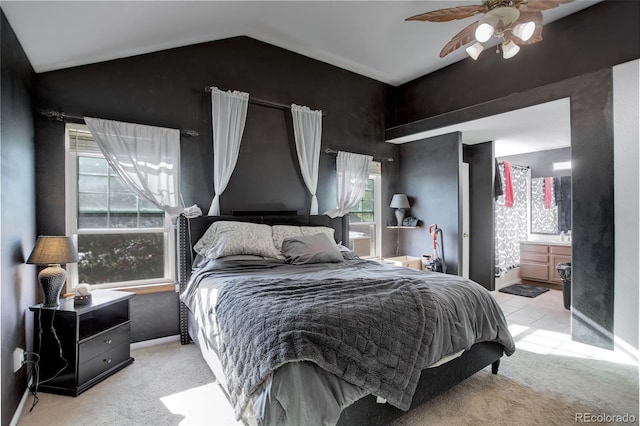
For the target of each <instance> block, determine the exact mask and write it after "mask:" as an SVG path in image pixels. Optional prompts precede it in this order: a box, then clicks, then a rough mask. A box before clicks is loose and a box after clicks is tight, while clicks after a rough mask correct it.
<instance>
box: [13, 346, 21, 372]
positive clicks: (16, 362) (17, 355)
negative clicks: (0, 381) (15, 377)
mask: <svg viewBox="0 0 640 426" xmlns="http://www.w3.org/2000/svg"><path fill="white" fill-rule="evenodd" d="M23 365H24V349H22V348H16V349H15V350H14V351H13V372H14V373H16V372H18V370H20V368H22V366H23Z"/></svg>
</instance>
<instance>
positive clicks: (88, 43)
mask: <svg viewBox="0 0 640 426" xmlns="http://www.w3.org/2000/svg"><path fill="white" fill-rule="evenodd" d="M598 1H601V0H575V1H574V2H572V3H568V4H564V5H561V6H559V7H557V8H555V9H550V10H547V11H544V12H543V15H544V22H545V23H549V22H552V21H554V20H556V19H559V18H561V17H564V16H566V15H569V14H571V13H574V12H576V11H578V10H581V9H584V8H586V7H589V6H591V5H593V4H595V3H597V2H598ZM479 3H480V0H475V1H466V0H460V1H458V0H455V1H454V0H450V1H237V0H236V1H17V0H13V1H12V0H3V1H2V10H3V11H4V13H5V15H6V16H7V19H8V20H9V23H10V24H11V26H12V27H13V29H14V31H15V33H16V35H17V36H18V39H19V40H20V43H21V44H22V47H23V49H24V51H25V52H26V54H27V56H28V57H29V60H30V61H31V64H32V65H33V68H34V69H35V71H36V72H37V73H41V72H46V71H52V70H56V69H61V68H67V67H71V66H76V65H85V64H89V63H94V62H100V61H106V60H110V59H117V58H123V57H127V56H133V55H138V54H142V53H148V52H154V51H158V50H162V49H168V48H173V47H179V46H185V45H189V44H194V43H200V42H206V41H212V40H219V39H223V38H228V37H235V36H242V35H247V36H250V37H253V38H255V39H258V40H262V41H264V42H267V43H270V44H273V45H276V46H280V47H283V48H285V49H289V50H292V51H294V52H297V53H300V54H303V55H306V56H309V57H312V58H314V59H318V60H320V61H323V62H327V63H330V64H333V65H336V66H338V67H341V68H344V69H347V70H350V71H353V72H356V73H358V74H361V75H365V76H367V77H371V78H373V79H376V80H379V81H382V82H385V83H388V84H391V85H399V84H402V83H405V82H407V81H410V80H412V79H414V78H416V77H419V76H421V75H424V74H428V73H430V72H433V71H435V70H437V69H439V68H443V67H445V66H447V65H450V64H452V63H454V62H457V61H459V60H461V59H465V58H467V54H466V52H465V51H464V49H458V51H456V52H454V53H452V54H450V55H448V56H447V57H446V58H444V59H442V58H440V57H439V53H440V49H441V48H442V47H443V46H444V45H445V44H446V43H447V42H448V41H449V40H450V39H451V38H452V37H453V36H454V35H455V34H457V33H458V32H459V31H460V30H461V29H463V28H464V27H466V26H467V25H469V24H471V23H472V22H474V21H475V20H476V18H467V19H463V20H459V21H453V22H445V23H434V22H415V21H412V22H406V21H405V18H407V17H409V16H413V15H416V14H419V13H423V12H426V11H430V10H435V9H441V8H447V7H455V6H462V5H469V4H474V5H477V4H479ZM545 42H546V43H549V42H552V41H550V40H544V41H543V42H542V43H545ZM534 46H535V45H531V46H524V47H523V48H522V52H521V53H520V54H521V55H522V54H526V50H527V49H532V48H535V47H534Z"/></svg>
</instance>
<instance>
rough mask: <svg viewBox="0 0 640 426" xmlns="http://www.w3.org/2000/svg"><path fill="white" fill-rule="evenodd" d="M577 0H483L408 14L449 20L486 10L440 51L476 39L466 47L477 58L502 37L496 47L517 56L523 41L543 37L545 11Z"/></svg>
mask: <svg viewBox="0 0 640 426" xmlns="http://www.w3.org/2000/svg"><path fill="white" fill-rule="evenodd" d="M572 1H574V0H483V1H482V4H481V5H477V6H473V5H471V6H458V7H450V8H447V9H438V10H433V11H431V12H425V13H421V14H419V15H415V16H411V17H409V18H407V19H406V20H407V21H430V22H448V21H454V20H457V19H465V18H470V17H472V16H476V15H480V14H484V16H483V17H482V18H480V20H478V21H476V22H474V23H473V24H471V25H469V26H467V27H466V28H464V29H463V30H462V31H460V32H459V33H458V34H456V35H455V36H454V37H453V38H452V39H451V41H449V42H448V43H447V44H446V45H445V46H444V47H443V48H442V50H441V51H440V57H441V58H444V57H445V56H447V55H448V54H449V53H451V52H453V51H454V50H457V49H459V48H460V47H462V46H464V45H465V44H467V43H470V42H472V41H473V40H475V41H476V42H475V43H474V44H473V45H471V46H469V47H467V49H466V51H467V53H468V54H469V56H471V57H472V58H473V59H474V60H476V59H478V56H480V53H481V52H482V51H483V50H484V47H485V46H484V45H483V43H486V42H488V41H489V40H491V39H492V38H496V39H498V40H500V42H499V44H498V46H497V47H496V52H497V53H499V51H500V50H499V49H500V47H502V56H503V57H504V58H505V59H509V58H512V57H514V56H515V55H516V54H517V53H518V52H519V51H520V46H519V45H521V44H532V43H537V42H539V41H541V40H542V11H543V10H547V9H553V8H554V7H557V6H559V5H561V4H564V3H571V2H572Z"/></svg>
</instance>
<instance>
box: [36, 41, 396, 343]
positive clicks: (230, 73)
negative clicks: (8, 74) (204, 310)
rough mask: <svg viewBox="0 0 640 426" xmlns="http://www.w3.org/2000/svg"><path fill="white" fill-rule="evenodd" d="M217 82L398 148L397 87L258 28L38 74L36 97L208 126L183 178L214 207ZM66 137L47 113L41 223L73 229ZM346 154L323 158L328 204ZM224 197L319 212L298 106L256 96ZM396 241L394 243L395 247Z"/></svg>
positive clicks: (336, 144) (329, 142)
mask: <svg viewBox="0 0 640 426" xmlns="http://www.w3.org/2000/svg"><path fill="white" fill-rule="evenodd" d="M212 85H213V86H217V87H218V88H220V89H222V90H240V91H245V92H248V93H249V94H250V96H251V97H253V98H258V99H264V100H269V101H273V102H277V103H280V104H285V105H290V104H291V103H296V104H300V105H306V106H308V107H310V108H312V109H320V110H322V111H323V112H324V113H325V114H326V116H325V117H324V118H323V126H322V148H323V149H324V148H334V149H339V150H344V151H350V152H356V153H363V154H370V155H373V156H381V157H396V152H397V147H396V146H395V145H391V144H387V143H385V142H384V129H385V126H386V125H387V123H386V121H385V113H386V110H387V109H388V108H389V105H390V102H391V100H390V99H392V97H391V92H392V89H393V88H392V87H391V86H388V85H386V84H383V83H380V82H377V81H375V80H372V79H370V78H366V77H363V76H360V75H357V74H354V73H352V72H349V71H345V70H343V69H340V68H337V67H335V66H332V65H328V64H326V63H323V62H320V61H316V60H313V59H310V58H308V57H305V56H302V55H299V54H296V53H293V52H291V51H288V50H285V49H282V48H278V47H275V46H272V45H269V44H266V43H263V42H260V41H257V40H254V39H251V38H249V37H236V38H230V39H225V40H219V41H215V42H209V43H202V44H196V45H191V46H185V47H181V48H176V49H170V50H164V51H160V52H155V53H150V54H146V55H139V56H134V57H130V58H124V59H119V60H113V61H107V62H102V63H97V64H91V65H86V66H80V67H74V68H69V69H64V70H59V71H53V72H48V73H43V74H39V75H38V76H37V95H38V97H37V106H38V108H39V109H54V110H58V111H63V112H65V113H67V114H73V115H87V116H94V117H100V118H106V119H112V120H119V121H126V122H134V123H141V124H149V125H155V126H164V127H174V128H181V129H192V130H197V131H198V132H199V133H200V135H199V136H197V137H183V138H182V140H181V155H182V164H181V171H182V182H181V185H182V192H183V196H184V201H185V204H186V205H192V204H194V203H195V204H198V205H199V206H200V208H201V209H202V210H203V211H204V212H205V213H206V212H207V211H208V210H209V206H210V204H211V200H212V199H213V195H214V193H213V145H212V130H211V101H210V99H211V95H210V93H207V92H205V91H204V88H205V87H206V86H212ZM63 135H64V124H63V123H58V122H51V121H47V120H46V119H39V120H38V122H37V134H36V143H37V146H38V157H37V163H36V166H37V170H38V174H37V179H38V188H39V190H38V191H39V194H40V193H41V194H42V196H41V197H39V201H38V210H37V211H38V231H39V232H41V231H42V232H45V231H46V232H64V229H65V228H64V227H65V219H64V217H65V216H64V213H65V206H64V197H63V195H64V173H63V171H64V138H63ZM335 161H336V157H335V156H334V155H325V154H322V155H321V156H320V167H319V178H318V189H317V197H318V205H319V211H320V213H322V212H324V211H327V210H329V209H331V208H334V207H335V205H336V187H335V184H336V183H335V177H334V174H335V167H336V166H335ZM396 164H397V162H395V163H386V164H384V165H383V173H384V174H385V176H384V187H383V193H382V197H383V199H389V200H390V199H391V194H390V191H392V188H394V187H395V183H396V178H395V177H396V175H397V172H396V167H397V166H396ZM387 177H388V178H387ZM220 206H221V213H222V214H231V212H232V211H233V210H256V209H259V210H269V209H274V210H296V211H297V212H298V213H300V214H305V213H308V212H309V208H310V206H311V196H310V194H309V193H308V191H307V189H306V186H305V185H304V182H303V180H302V177H301V175H300V171H299V166H298V160H297V157H296V152H295V142H294V139H293V124H292V121H291V112H290V111H289V110H280V109H273V108H268V107H264V106H258V105H255V104H249V109H248V112H247V122H246V127H245V131H244V135H243V139H242V143H241V148H240V154H239V156H238V162H237V165H236V169H235V170H234V172H233V175H232V176H231V179H230V181H229V185H228V186H227V189H226V191H225V192H224V193H223V194H222V195H221V197H220ZM387 210H388V209H387ZM385 214H391V212H389V211H387V212H385ZM394 242H395V241H394ZM394 242H391V241H385V243H386V244H387V245H388V244H392V243H394ZM384 249H385V250H390V249H389V248H388V247H385V248H384ZM147 299H148V298H146V297H145V298H144V300H145V302H144V303H143V302H142V300H143V298H140V299H137V300H138V301H137V302H135V303H134V305H133V308H132V317H133V318H134V323H133V325H132V327H133V329H134V330H142V329H144V327H146V326H144V327H143V326H140V327H142V328H139V327H138V325H136V322H138V323H140V324H147V325H149V324H151V322H150V321H148V319H149V318H152V317H149V318H147V315H154V310H153V309H151V306H152V305H147V302H146V300H147ZM173 300H174V301H175V303H176V310H175V313H176V316H175V319H174V320H173V323H171V321H169V322H167V323H166V324H164V323H163V324H164V325H163V327H164V331H162V330H160V329H158V328H157V327H155V326H154V328H153V329H152V328H147V329H148V338H152V337H154V336H158V335H162V334H164V333H169V332H173V330H174V328H173V326H174V325H175V326H177V324H178V318H177V303H178V302H177V298H175V297H174V298H173ZM137 310H140V312H137ZM167 315H173V311H171V312H170V313H168V314H167ZM167 318H169V317H167ZM158 327H160V325H158ZM135 333H136V339H139V340H144V332H143V331H140V333H139V334H138V331H135Z"/></svg>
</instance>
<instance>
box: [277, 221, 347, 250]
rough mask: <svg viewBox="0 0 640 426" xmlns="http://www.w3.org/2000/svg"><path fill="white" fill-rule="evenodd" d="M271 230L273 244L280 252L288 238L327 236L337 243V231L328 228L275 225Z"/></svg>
mask: <svg viewBox="0 0 640 426" xmlns="http://www.w3.org/2000/svg"><path fill="white" fill-rule="evenodd" d="M271 229H272V231H273V244H274V245H275V246H276V249H277V250H278V251H282V242H283V241H284V240H285V239H287V238H294V237H306V236H311V235H316V234H325V235H326V236H327V237H328V238H329V240H331V241H335V237H334V235H335V232H336V231H335V229H333V228H328V227H326V226H294V225H273V226H272V227H271Z"/></svg>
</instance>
